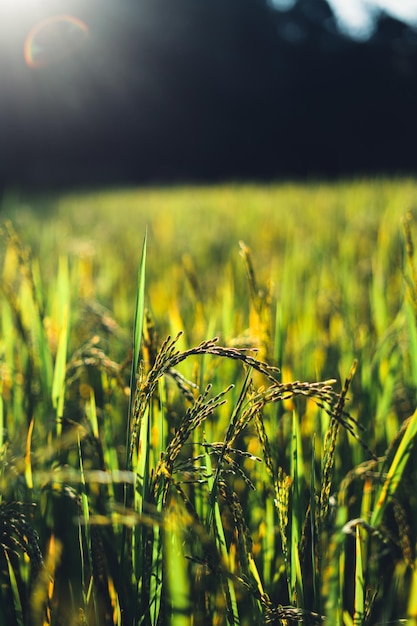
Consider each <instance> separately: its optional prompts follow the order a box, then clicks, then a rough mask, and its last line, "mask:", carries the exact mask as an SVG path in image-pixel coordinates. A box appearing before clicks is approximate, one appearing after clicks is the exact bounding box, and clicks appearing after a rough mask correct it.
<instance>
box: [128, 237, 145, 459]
mask: <svg viewBox="0 0 417 626" xmlns="http://www.w3.org/2000/svg"><path fill="white" fill-rule="evenodd" d="M147 236H148V235H147V231H146V232H145V236H144V239H143V245H142V254H141V258H140V263H139V269H138V277H137V289H136V304H135V317H134V322H133V357H132V369H131V372H130V397H129V415H128V430H127V437H126V441H129V437H130V419H131V417H132V409H133V402H134V399H135V390H136V375H137V373H138V367H139V355H140V348H141V343H142V330H143V320H144V317H145V278H146V244H147ZM128 450H129V446H127V451H128ZM128 469H130V468H128Z"/></svg>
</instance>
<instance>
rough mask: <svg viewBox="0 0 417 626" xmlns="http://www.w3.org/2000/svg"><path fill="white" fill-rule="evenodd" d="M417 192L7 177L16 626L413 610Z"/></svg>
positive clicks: (6, 559)
mask: <svg viewBox="0 0 417 626" xmlns="http://www.w3.org/2000/svg"><path fill="white" fill-rule="evenodd" d="M416 194H417V182H416V181H413V180H397V181H385V180H374V181H354V182H349V183H337V184H319V183H311V184H305V185H296V184H281V185H270V186H255V185H242V186H233V185H225V186H220V187H212V188H203V187H190V188H182V187H181V188H166V189H132V190H113V191H106V192H88V193H87V192H83V193H72V194H62V195H59V196H57V195H55V196H54V195H50V196H48V197H47V198H45V197H40V196H29V197H27V198H26V197H23V196H22V197H19V195H18V194H9V195H8V196H6V197H5V198H4V201H3V207H2V213H1V217H2V220H3V227H2V240H1V248H0V274H1V288H0V578H1V581H0V583H1V584H0V592H1V594H2V595H1V598H0V626H1V625H2V624H3V623H5V624H6V623H7V624H26V623H28V624H29V623H35V622H36V623H39V624H58V623H62V620H65V623H67V624H70V626H71V625H72V624H74V625H75V624H91V626H96V625H98V624H100V626H110V625H116V624H117V625H118V626H119V625H122V624H123V626H125V624H126V625H128V626H131V625H133V624H134V625H135V626H136V624H144V625H145V626H148V625H151V624H152V625H155V626H156V625H157V624H159V625H162V624H173V626H186V625H188V624H190V626H191V625H200V624H211V623H213V624H233V625H234V626H236V625H237V624H242V625H246V624H248V625H252V624H263V623H271V624H280V625H282V626H285V625H287V624H288V625H289V624H292V623H294V620H298V621H303V622H305V623H320V621H321V616H326V617H327V618H328V623H331V624H340V625H342V624H347V625H349V624H353V623H354V624H355V625H357V626H358V625H359V624H362V623H363V624H365V623H369V624H377V623H378V624H379V623H381V624H382V623H388V622H389V623H397V622H398V620H406V619H410V623H412V620H413V619H415V606H416V602H415V599H413V597H412V593H411V592H410V589H415V587H416V583H415V580H416V577H415V571H414V573H413V570H414V566H415V564H416V555H415V548H416V539H417V532H416V528H415V522H413V519H414V520H415V516H416V515H417V498H416V496H415V493H414V492H415V489H414V488H413V484H415V479H416V470H417V465H416V461H415V455H413V454H412V447H413V445H414V439H415V408H416V407H415V394H416V389H417V365H416V363H417V330H416V328H417V326H416V317H417V304H416V303H417V296H416V294H417V286H416V283H415V277H416V275H417V273H416V271H415V267H414V265H415V258H414V239H415V237H416V236H417V215H416V216H415V217H416V224H414V217H413V206H414V204H415V198H416ZM7 220H11V222H10V223H9V222H8V221H7ZM16 233H17V234H16ZM145 233H147V235H146V246H145V245H144V243H143V242H144V237H145ZM145 257H146V272H145ZM138 268H139V274H138ZM138 277H139V278H138ZM134 320H136V322H135V330H133V333H132V329H133V325H134ZM142 325H143V336H142V342H141V341H140V329H141V328H142ZM180 331H181V332H182V334H179V333H180ZM168 335H170V337H169V338H167V336H168ZM172 337H174V339H173V338H172ZM214 337H218V340H217V341H215V340H213V338H214ZM140 343H141V349H140V351H139V345H140ZM132 353H133V358H132ZM138 357H140V358H139V360H140V364H139V367H138V368H137V370H136V368H135V367H134V368H133V370H132V367H131V363H132V360H133V362H134V363H135V362H136V361H137V360H138ZM352 364H353V365H352ZM277 368H279V371H278V369H277ZM355 368H356V373H355V374H354V372H355ZM299 381H309V382H299ZM320 381H321V382H320ZM129 398H130V399H129ZM411 415H414V416H413V418H412V419H411V420H409V421H407V418H409V417H410V416H411ZM32 503H34V504H36V507H32ZM35 530H36V531H37V533H38V534H37V533H36V532H35ZM40 550H41V551H42V553H43V558H42V557H41V555H40ZM30 620H32V622H31V621H30Z"/></svg>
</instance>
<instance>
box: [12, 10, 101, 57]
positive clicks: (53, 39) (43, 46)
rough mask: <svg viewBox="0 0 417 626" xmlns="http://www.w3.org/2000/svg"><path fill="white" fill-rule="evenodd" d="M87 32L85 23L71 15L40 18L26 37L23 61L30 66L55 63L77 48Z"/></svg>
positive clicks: (83, 40)
mask: <svg viewBox="0 0 417 626" xmlns="http://www.w3.org/2000/svg"><path fill="white" fill-rule="evenodd" d="M88 32H89V29H88V26H87V24H85V23H84V22H83V21H82V20H80V19H79V18H78V17H74V16H73V15H55V16H53V17H49V18H47V19H45V20H42V21H41V22H38V23H37V24H35V26H33V28H32V29H31V30H30V32H29V34H28V35H27V37H26V40H25V44H24V50H23V53H24V57H25V62H26V64H27V65H28V66H29V67H32V68H39V67H45V66H48V65H52V64H56V63H58V62H60V61H62V60H64V59H66V58H68V57H70V56H71V55H72V54H74V53H75V52H76V51H77V50H79V46H80V45H81V44H83V43H84V42H85V40H86V38H87V36H88Z"/></svg>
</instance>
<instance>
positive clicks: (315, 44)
mask: <svg viewBox="0 0 417 626" xmlns="http://www.w3.org/2000/svg"><path fill="white" fill-rule="evenodd" d="M51 4H52V0H51ZM67 5H68V7H67V9H68V12H70V11H71V10H72V12H73V13H74V14H77V15H78V16H79V17H80V18H81V19H83V20H84V21H85V22H86V23H88V25H89V27H90V36H89V38H88V40H87V42H86V45H85V46H83V47H80V49H77V50H75V51H74V54H72V55H71V56H69V57H68V58H67V59H65V61H64V62H61V63H60V64H56V65H51V66H49V67H46V68H41V69H38V70H33V69H30V68H27V67H25V66H24V65H23V63H21V64H20V65H19V62H18V61H17V59H18V54H17V52H16V59H15V66H14V67H13V71H12V70H11V68H8V66H7V64H6V63H5V62H4V60H3V61H2V62H1V61H0V72H1V73H0V78H2V82H3V90H2V93H0V105H1V106H0V133H1V135H0V139H1V152H0V154H1V162H0V168H1V169H0V177H1V179H2V181H3V185H6V186H7V185H12V184H15V185H22V186H33V185H38V186H45V187H50V186H53V185H80V184H104V183H109V184H114V183H129V182H150V181H151V182H171V181H214V180H224V179H245V178H250V179H276V178H284V177H304V176H325V177H332V176H343V175H354V174H363V173H365V174H372V173H395V174H397V173H413V172H414V171H415V167H416V158H415V154H414V152H415V145H417V123H416V111H417V80H416V79H417V32H416V31H415V30H413V29H412V28H411V27H410V26H407V25H405V24H403V23H402V22H399V21H397V20H394V19H392V18H389V17H388V16H386V15H382V16H381V19H380V20H379V22H378V26H377V28H376V30H375V33H374V34H373V36H372V37H371V38H370V39H369V40H366V41H356V40H352V39H350V38H349V37H347V36H346V35H343V34H342V33H340V32H339V30H338V28H337V26H336V22H335V19H334V16H333V14H332V12H331V9H330V7H329V5H328V4H327V2H325V0H299V1H298V2H297V3H296V4H295V6H294V7H293V8H292V9H291V10H288V11H278V10H276V9H274V8H273V7H272V6H271V5H269V4H268V3H267V2H266V0H210V1H207V0H122V1H121V2H120V3H114V2H110V0H91V2H90V3H82V2H78V3H77V2H76V1H75V0H73V1H72V2H71V0H67ZM61 6H62V3H61ZM22 32H23V30H22Z"/></svg>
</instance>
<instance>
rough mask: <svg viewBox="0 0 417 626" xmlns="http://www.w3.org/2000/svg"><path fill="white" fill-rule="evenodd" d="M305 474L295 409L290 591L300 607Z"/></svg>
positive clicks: (293, 600)
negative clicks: (302, 493) (300, 547)
mask: <svg viewBox="0 0 417 626" xmlns="http://www.w3.org/2000/svg"><path fill="white" fill-rule="evenodd" d="M303 476H304V473H303V457H302V449H301V429H300V420H299V417H298V415H297V413H296V411H293V436H292V447H291V479H292V514H291V557H290V580H289V583H290V585H289V587H290V588H289V592H290V599H291V601H292V602H293V603H294V604H295V605H296V606H300V607H304V583H303V574H302V571H301V563H300V551H299V546H300V540H301V533H302V528H303V520H304V516H305V513H304V511H303V507H302V498H301V490H302V483H303Z"/></svg>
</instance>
